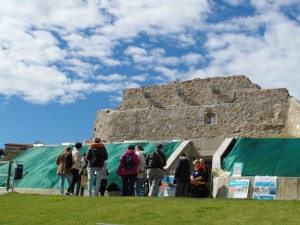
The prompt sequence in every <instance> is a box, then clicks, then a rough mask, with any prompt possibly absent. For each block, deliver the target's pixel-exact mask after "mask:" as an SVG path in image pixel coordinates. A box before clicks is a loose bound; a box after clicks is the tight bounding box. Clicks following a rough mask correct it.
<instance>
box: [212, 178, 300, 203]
mask: <svg viewBox="0 0 300 225" xmlns="http://www.w3.org/2000/svg"><path fill="white" fill-rule="evenodd" d="M231 179H235V180H249V189H248V197H247V198H248V199H251V198H252V196H253V187H254V179H255V178H254V177H235V178H233V177H215V178H214V179H213V183H214V188H213V192H212V196H213V197H214V198H226V197H227V193H228V186H229V180H231ZM276 199H277V200H299V199H300V178H298V177H277V187H276Z"/></svg>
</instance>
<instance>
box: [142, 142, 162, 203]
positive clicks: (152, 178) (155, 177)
mask: <svg viewBox="0 0 300 225" xmlns="http://www.w3.org/2000/svg"><path fill="white" fill-rule="evenodd" d="M163 147H164V146H163V145H162V144H157V145H156V149H155V151H154V152H151V153H150V154H149V155H148V156H147V158H146V166H147V178H148V181H149V186H150V188H149V193H148V196H150V197H155V196H157V193H158V187H159V182H160V180H161V179H162V178H163V175H164V174H165V169H164V167H165V166H166V164H167V159H166V156H165V154H164V153H163V152H162V150H163Z"/></svg>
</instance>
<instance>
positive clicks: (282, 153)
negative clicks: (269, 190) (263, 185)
mask: <svg viewBox="0 0 300 225" xmlns="http://www.w3.org/2000/svg"><path fill="white" fill-rule="evenodd" d="M235 162H242V163H243V169H242V176H256V175H257V176H279V177H300V138H240V139H238V140H237V143H236V144H235V146H234V148H233V149H232V151H231V152H230V154H229V155H228V156H227V157H225V158H224V159H223V162H222V169H223V170H226V171H232V169H233V165H234V163H235Z"/></svg>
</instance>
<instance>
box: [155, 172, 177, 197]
mask: <svg viewBox="0 0 300 225" xmlns="http://www.w3.org/2000/svg"><path fill="white" fill-rule="evenodd" d="M175 190H176V188H175V184H174V176H165V177H164V179H163V180H161V186H160V188H159V194H158V196H159V197H174V196H175Z"/></svg>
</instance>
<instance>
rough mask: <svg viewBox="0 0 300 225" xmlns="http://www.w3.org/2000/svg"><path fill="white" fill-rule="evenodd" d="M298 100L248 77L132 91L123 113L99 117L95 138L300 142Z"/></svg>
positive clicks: (106, 112)
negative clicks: (277, 138)
mask: <svg viewBox="0 0 300 225" xmlns="http://www.w3.org/2000/svg"><path fill="white" fill-rule="evenodd" d="M298 103H299V102H298V101H297V100H293V101H292V100H291V97H290V96H289V93H288V91H287V90H286V89H284V88H280V89H261V88H260V87H259V86H258V85H256V84H253V83H252V82H251V81H250V80H249V79H248V78H247V77H245V76H230V77H213V78H206V79H200V78H197V79H194V80H188V81H182V82H173V83H169V84H166V85H153V86H145V87H142V88H131V89H127V90H125V91H124V93H123V100H122V103H121V105H120V106H119V108H118V109H117V110H110V109H105V110H101V111H99V112H98V113H97V119H96V121H95V124H94V136H100V137H101V138H102V139H104V140H106V141H108V142H116V141H124V140H151V141H163V140H172V139H191V138H213V137H236V136H254V137H270V136H276V135H286V134H289V135H296V136H299V131H300V127H299V125H298V127H299V128H298V127H297V124H295V122H296V123H298V124H300V119H299V118H298V119H295V118H296V117H297V116H298V115H299V114H298V113H299V112H300V107H299V105H300V104H298Z"/></svg>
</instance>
